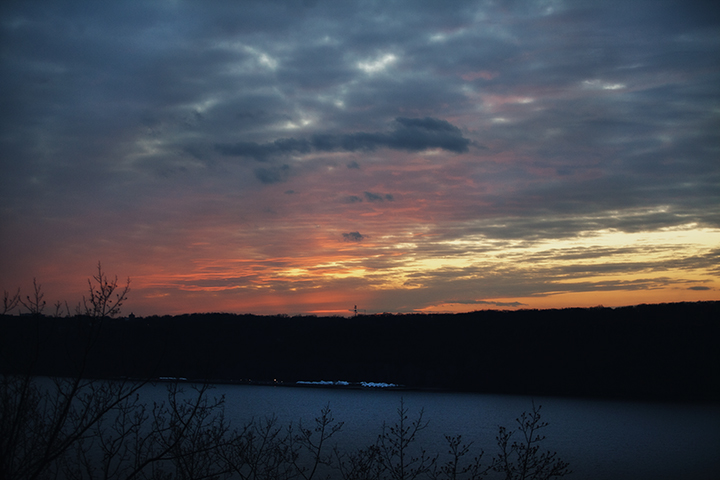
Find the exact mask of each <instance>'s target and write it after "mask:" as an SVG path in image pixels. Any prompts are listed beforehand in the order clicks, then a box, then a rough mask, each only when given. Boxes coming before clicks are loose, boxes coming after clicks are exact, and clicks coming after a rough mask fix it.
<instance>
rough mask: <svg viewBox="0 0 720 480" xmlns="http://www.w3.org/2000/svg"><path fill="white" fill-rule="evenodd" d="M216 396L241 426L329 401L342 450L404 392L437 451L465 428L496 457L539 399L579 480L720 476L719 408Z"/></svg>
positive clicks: (357, 395) (555, 446)
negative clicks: (502, 429)
mask: <svg viewBox="0 0 720 480" xmlns="http://www.w3.org/2000/svg"><path fill="white" fill-rule="evenodd" d="M154 388H157V389H158V393H159V392H160V390H161V386H158V387H154ZM211 393H212V394H213V395H220V394H224V395H225V396H226V402H227V403H226V415H227V417H228V418H229V419H231V420H232V421H233V423H234V424H237V425H241V424H242V423H243V422H246V421H247V420H249V419H251V418H256V419H257V418H263V417H267V416H269V415H276V416H277V418H278V420H279V421H280V422H281V423H282V424H288V423H289V422H297V421H298V420H299V419H302V421H303V424H304V425H309V423H310V422H312V421H313V419H314V418H315V417H316V416H318V414H319V412H320V410H321V409H322V407H324V406H325V405H328V404H329V405H330V408H331V410H332V413H333V416H334V417H335V419H336V420H338V421H342V422H344V427H343V430H342V431H341V432H340V433H339V434H338V435H337V436H336V437H333V440H335V441H336V442H337V443H338V444H339V445H340V446H341V447H343V448H359V447H363V446H367V445H368V444H370V443H372V442H373V441H374V440H375V438H377V435H378V434H379V433H380V430H381V428H382V424H383V422H387V423H389V424H391V423H394V422H395V421H396V420H397V409H398V407H399V405H400V399H401V398H403V399H404V402H405V406H406V407H408V408H409V415H410V418H411V419H415V418H417V415H418V414H419V412H420V410H421V409H422V410H423V411H424V419H425V420H427V421H429V424H428V428H427V429H425V430H424V431H423V432H422V434H421V437H420V439H419V444H421V445H422V447H423V448H425V449H426V450H427V451H428V452H431V453H444V452H445V451H446V447H445V443H444V442H445V440H444V437H443V435H445V434H448V435H457V434H461V435H462V436H463V440H467V441H473V442H474V445H473V447H474V448H475V449H476V452H477V453H479V450H480V449H481V448H482V449H484V450H485V451H486V456H487V457H489V456H490V455H493V454H494V453H495V448H496V447H495V443H494V441H495V435H496V434H497V427H498V425H505V426H508V427H510V426H514V425H515V423H514V422H515V418H516V417H517V416H518V415H519V414H520V413H522V412H523V411H530V410H531V409H532V405H533V402H535V405H542V410H541V413H542V416H543V420H544V421H547V422H548V423H549V426H548V427H546V428H545V429H544V433H545V435H546V437H547V440H546V441H545V443H544V448H547V449H550V450H553V451H557V452H558V455H559V456H560V457H562V458H563V459H564V460H566V461H568V462H570V464H571V468H572V470H573V472H574V473H573V475H572V476H571V477H570V478H574V479H583V478H588V479H628V480H629V479H645V478H653V479H677V478H693V479H716V478H720V454H719V453H718V452H720V405H687V404H686V405H674V404H661V403H642V402H620V401H601V400H582V399H566V398H555V397H535V398H531V397H523V396H507V395H481V394H462V393H460V394H459V393H436V392H412V391H386V390H375V389H363V390H353V389H328V388H300V387H297V388H289V387H259V386H230V385H220V386H218V387H217V388H216V389H215V390H213V391H212V392H211Z"/></svg>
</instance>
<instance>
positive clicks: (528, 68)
mask: <svg viewBox="0 0 720 480" xmlns="http://www.w3.org/2000/svg"><path fill="white" fill-rule="evenodd" d="M671 3H672V2H671ZM681 3H682V2H680V3H673V4H672V5H664V6H663V8H662V9H660V10H656V9H648V8H646V6H643V5H635V4H633V5H631V6H628V7H627V8H625V7H623V21H622V22H617V21H615V20H616V19H617V10H616V9H615V8H614V6H613V5H610V4H608V5H602V6H597V7H594V8H596V9H597V12H598V15H587V14H586V12H585V10H584V8H585V6H583V5H576V4H574V3H573V2H564V3H563V2H559V3H558V2H556V3H554V4H553V8H552V9H547V8H546V5H545V4H542V2H541V3H532V2H530V3H528V4H526V5H525V4H523V6H522V7H521V6H519V5H505V4H502V5H501V4H494V3H492V2H490V3H488V2H467V3H464V4H462V5H458V6H457V8H452V9H448V8H446V7H443V6H442V5H441V4H440V3H437V4H433V3H432V2H430V3H422V4H420V3H417V2H402V1H401V2H399V3H388V4H382V5H378V6H376V7H377V8H373V9H367V8H364V6H363V5H362V3H361V2H354V1H348V2H342V4H338V5H330V4H324V3H322V2H320V3H316V2H310V3H293V2H289V3H281V4H278V5H276V6H275V7H277V8H275V7H273V9H272V13H270V12H271V10H268V8H269V7H268V6H266V5H258V6H257V8H256V9H255V8H254V9H250V10H247V9H244V8H241V7H240V6H238V5H231V4H217V5H212V6H206V7H204V8H203V9H196V8H195V7H193V6H192V4H191V3H186V2H173V3H172V4H167V3H153V4H148V5H144V6H143V14H142V15H140V16H137V15H136V14H135V10H133V11H131V9H130V7H129V6H127V5H123V4H112V6H103V7H99V8H97V9H93V10H91V11H87V12H82V13H81V12H80V11H76V10H73V9H69V10H58V11H54V13H53V22H54V26H53V28H47V18H46V17H44V16H43V15H41V12H43V11H44V9H43V8H31V7H29V6H27V5H25V4H24V3H22V2H16V3H13V4H8V5H7V6H5V5H4V6H3V10H2V14H3V18H4V19H6V21H5V22H3V23H2V25H0V29H2V34H3V35H4V37H3V38H5V39H7V42H5V43H6V45H7V48H6V50H5V51H4V54H3V57H2V60H0V69H1V70H2V72H3V74H4V75H3V76H2V78H4V79H6V80H7V81H6V83H5V84H4V89H3V91H4V92H6V97H7V98H6V100H7V101H6V103H7V105H6V108H4V109H3V111H2V112H0V117H2V120H3V125H4V128H3V138H2V142H0V163H1V167H2V172H3V175H1V176H0V205H2V207H0V222H1V223H0V250H1V251H3V252H6V255H3V256H0V288H3V289H6V290H13V289H14V288H16V286H20V287H22V288H23V289H24V290H27V289H28V288H29V286H30V285H32V279H33V278H38V279H39V280H40V281H41V282H43V284H44V286H45V287H46V288H48V296H53V298H57V299H59V300H65V299H66V298H67V299H69V300H72V299H73V298H78V296H81V295H82V293H83V286H84V285H85V279H86V277H87V275H88V272H92V270H93V268H94V265H95V264H96V262H97V261H98V260H100V261H102V263H103V264H104V265H105V266H106V268H107V269H108V271H109V272H110V273H114V272H116V271H117V273H118V274H119V275H120V276H121V277H125V276H129V277H131V279H132V281H133V295H134V299H135V301H137V303H136V306H135V307H133V309H134V310H137V312H136V313H149V312H152V313H164V312H173V313H180V312H181V311H182V310H197V311H215V310H228V311H251V312H262V313H268V314H269V313H281V312H284V311H288V312H309V311H343V310H344V309H347V303H354V302H356V301H357V302H361V301H362V302H363V303H364V304H365V305H364V308H365V309H366V310H368V311H398V312H411V311H426V310H428V309H431V310H432V309H435V310H437V309H441V308H449V309H451V310H453V311H455V310H458V309H465V308H466V309H468V310H472V309H474V308H484V307H493V306H497V307H502V308H534V307H536V306H543V307H552V306H560V305H562V306H571V305H573V304H577V305H592V304H597V303H604V304H611V305H618V304H622V303H627V302H644V301H649V300H653V301H656V300H657V301H660V300H662V301H673V300H677V301H681V300H688V299H695V300H712V299H718V298H720V297H719V295H720V285H718V280H717V279H718V275H719V274H720V272H719V271H718V268H717V266H716V265H717V263H718V251H719V250H720V236H719V235H718V232H719V231H720V223H719V222H718V218H720V201H719V200H718V196H717V192H718V191H720V180H719V179H720V176H719V172H720V170H719V169H720V164H719V163H718V161H717V160H718V156H717V152H718V151H720V150H719V148H720V134H719V133H718V128H717V123H718V119H719V118H720V117H719V116H718V115H719V114H718V112H720V105H719V104H718V101H717V87H716V85H718V84H720V70H718V69H717V68H715V67H713V66H712V65H713V64H712V62H710V63H708V61H707V59H708V58H710V57H711V56H712V54H713V53H716V51H717V50H718V48H717V46H718V45H720V33H718V31H717V29H713V28H711V27H710V24H709V23H708V22H707V21H706V20H707V19H708V18H711V17H708V16H707V15H702V14H700V13H701V11H702V9H703V8H704V7H700V6H697V5H694V4H692V5H691V4H690V3H688V4H681ZM50 4H51V2H47V1H46V0H40V4H39V5H43V6H44V5H48V8H50V7H49V6H50ZM118 18H121V19H124V20H123V21H122V22H115V21H112V19H118ZM140 18H142V19H143V21H139V19H140ZM220 19H221V20H220ZM678 19H682V21H676V20H678ZM703 19H704V20H703ZM80 24H82V25H85V26H91V25H92V26H94V28H83V29H81V30H82V31H81V32H80V33H77V28H76V27H77V25H80ZM218 24H221V25H223V26H224V27H223V28H208V25H218ZM627 25H632V26H633V28H632V29H629V28H627ZM320 26H321V27H320ZM58 32H60V33H58ZM73 32H74V33H73ZM270 32H271V33H270ZM77 35H80V37H78V36H77ZM128 39H132V40H131V41H129V40H128ZM570 39H572V41H570ZM50 44H52V45H53V55H52V62H50V63H48V56H47V55H48V53H47V49H46V48H44V47H43V46H44V45H45V46H46V45H50ZM673 52H682V55H675V54H674V53H673ZM356 299H357V300H356ZM573 302H574V303H573Z"/></svg>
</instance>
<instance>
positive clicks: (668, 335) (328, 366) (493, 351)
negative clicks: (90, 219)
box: [0, 302, 720, 401]
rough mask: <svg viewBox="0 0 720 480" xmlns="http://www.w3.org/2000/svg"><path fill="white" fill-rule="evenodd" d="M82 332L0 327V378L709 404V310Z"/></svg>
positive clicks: (197, 317)
mask: <svg viewBox="0 0 720 480" xmlns="http://www.w3.org/2000/svg"><path fill="white" fill-rule="evenodd" d="M89 321H90V320H89V319H87V318H84V317H72V318H50V317H32V316H22V317H17V316H5V317H1V318H0V351H1V352H2V354H1V355H0V362H1V364H0V368H1V369H2V370H3V371H6V372H19V371H22V372H27V371H28V370H31V371H32V373H33V374H40V375H63V374H71V373H74V372H77V370H78V368H84V372H85V373H84V374H85V375H87V376H95V377H138V378H147V377H154V378H157V377H185V378H188V379H197V380H210V381H213V382H219V381H250V380H251V381H257V382H266V381H269V382H274V381H275V380H277V381H278V382H283V383H294V382H296V381H299V380H305V381H317V380H345V381H349V382H360V381H372V382H388V383H396V384H401V385H403V386H405V387H408V388H430V389H451V390H465V391H476V392H494V393H522V394H549V395H577V396H594V397H616V398H644V399H661V400H712V401H718V400H720V349H719V348H718V347H717V345H718V343H719V340H720V302H700V303H676V304H662V305H640V306H635V307H626V308H616V309H610V308H591V309H562V310H522V311H493V310H490V311H480V312H473V313H466V314H455V315H449V314H448V315H443V314H437V315H390V314H383V315H372V316H362V315H360V316H357V317H352V318H342V317H311V316H298V317H286V316H272V317H271V316H255V315H233V314H217V313H213V314H193V315H181V316H172V317H171V316H165V317H147V318H132V319H115V320H110V319H107V320H104V321H103V324H102V327H101V328H100V329H99V331H98V330H97V329H91V328H89ZM96 332H98V333H96ZM87 345H90V346H91V349H92V350H91V355H90V356H89V358H90V361H89V362H88V363H87V365H85V366H84V367H83V366H82V365H78V362H80V359H81V358H84V355H83V352H84V348H85V346H87Z"/></svg>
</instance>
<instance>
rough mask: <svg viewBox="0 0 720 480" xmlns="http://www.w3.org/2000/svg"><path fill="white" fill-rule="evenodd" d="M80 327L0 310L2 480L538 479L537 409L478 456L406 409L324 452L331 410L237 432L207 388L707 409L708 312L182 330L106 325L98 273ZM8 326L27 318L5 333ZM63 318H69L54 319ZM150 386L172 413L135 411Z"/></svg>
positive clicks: (154, 321) (209, 325)
mask: <svg viewBox="0 0 720 480" xmlns="http://www.w3.org/2000/svg"><path fill="white" fill-rule="evenodd" d="M88 286H89V290H88V296H87V297H86V298H83V300H82V301H81V302H80V303H78V305H77V307H76V308H75V312H74V314H71V311H70V308H69V306H68V305H67V304H61V303H57V304H56V305H55V309H54V310H55V314H54V315H52V316H46V315H44V313H45V309H46V303H45V301H44V299H43V297H44V295H43V293H42V290H41V287H40V286H39V285H38V284H35V288H34V292H32V294H31V295H26V296H24V297H21V296H20V295H19V293H18V294H15V295H11V294H8V293H7V292H6V293H5V296H4V301H3V310H2V312H1V313H2V314H3V315H2V316H0V480H6V479H20V478H22V479H34V478H77V479H86V478H87V479H94V478H103V479H115V478H118V479H119V478H141V479H145V478H148V479H149V478H152V479H166V478H168V479H169V478H188V479H191V478H192V479H201V478H218V479H219V478H241V479H291V478H302V479H310V478H342V479H386V478H387V479H410V478H431V479H458V478H463V479H476V478H481V477H485V476H490V478H493V477H494V478H505V479H506V480H511V479H512V480H514V479H550V478H555V477H561V476H565V475H567V474H569V473H570V471H569V469H568V464H567V463H565V462H564V461H562V460H561V459H560V458H559V457H558V456H557V454H555V453H553V452H548V451H543V450H542V449H541V444H542V442H543V440H544V437H543V436H542V434H541V430H542V429H543V428H544V427H545V426H546V424H545V423H544V422H542V420H541V417H540V407H539V406H538V407H535V405H533V408H532V410H531V411H530V412H525V413H523V414H522V415H520V416H519V417H518V419H517V424H516V425H513V426H511V427H510V428H506V427H503V426H500V427H499V428H498V432H497V435H496V438H495V440H496V444H497V451H496V452H495V454H494V455H492V454H491V455H489V456H485V457H484V454H483V452H481V451H474V450H473V449H472V445H470V444H465V443H463V441H462V438H461V436H459V435H456V436H453V435H447V436H446V437H445V439H446V442H447V451H446V452H427V451H425V450H424V449H423V448H422V441H421V440H422V438H421V437H422V435H421V432H422V431H423V430H424V429H425V427H426V425H427V423H425V422H424V421H423V417H422V411H420V412H418V413H417V415H416V416H411V415H410V414H409V412H408V410H407V408H406V407H405V406H404V404H403V403H402V402H401V403H400V406H399V408H398V410H397V417H396V419H395V421H394V423H390V424H387V423H385V424H383V425H382V426H380V427H379V433H378V437H377V440H376V441H375V442H374V443H372V444H370V445H367V446H366V447H363V448H360V449H357V450H352V449H351V450H347V449H345V450H343V449H340V448H338V447H337V446H333V442H332V441H331V438H332V439H333V440H334V439H335V435H336V434H337V433H338V432H340V431H341V429H342V422H339V421H336V420H335V419H334V418H333V417H332V412H331V411H330V408H329V406H328V407H326V408H324V409H322V410H321V412H320V415H319V416H318V417H317V418H316V419H315V422H314V424H313V425H310V426H307V425H303V424H302V423H301V422H298V423H297V424H290V425H279V424H278V422H277V421H276V420H275V419H274V417H272V416H270V417H268V418H266V419H251V420H248V421H247V423H244V424H243V425H239V426H238V425H231V424H230V423H229V422H228V421H226V419H225V416H224V399H223V398H222V397H221V398H216V397H212V396H211V395H209V393H208V391H209V387H208V382H210V381H218V380H220V381H250V379H254V381H257V382H263V381H264V382H273V383H274V382H276V381H278V379H280V380H281V381H283V382H286V383H293V382H296V381H298V380H304V381H312V380H321V379H333V380H340V379H342V380H346V381H350V382H360V381H368V380H372V381H376V382H388V383H396V384H402V385H405V386H406V387H409V388H443V389H456V390H473V391H484V392H507V393H526V394H527V393H530V394H554V395H562V394H568V395H593V396H616V397H623V396H624V397H648V398H654V399H673V400H714V401H717V400H718V399H719V398H720V395H718V383H717V382H718V378H720V376H719V375H718V373H720V372H718V368H720V362H718V359H719V357H718V355H719V354H718V352H717V349H716V348H715V346H716V345H717V340H718V321H717V319H718V318H720V315H718V309H719V304H718V303H717V302H711V303H696V304H672V305H655V306H640V307H632V308H626V309H615V310H611V309H602V308H598V309H590V310H587V309H585V310H579V309H578V310H558V311H522V312H497V311H488V312H476V313H472V314H466V315H375V316H358V317H354V318H351V319H344V318H315V317H292V318H291V317H282V316H279V317H258V316H252V315H228V314H206V315H184V316H179V317H152V318H117V317H118V316H119V314H120V307H121V305H122V303H123V302H124V301H125V299H126V297H127V294H128V292H129V282H128V284H127V285H126V286H125V287H124V288H123V287H122V286H120V285H118V282H117V279H115V280H108V279H107V277H106V276H105V275H104V273H103V271H102V269H101V267H100V266H99V265H98V273H97V275H96V276H94V277H93V279H92V280H89V282H88ZM16 308H21V309H24V310H25V313H26V315H23V316H13V315H8V313H13V310H15V309H16ZM63 312H64V313H65V314H64V315H63V314H62V313H63ZM161 377H185V378H189V379H192V380H195V381H196V383H192V384H191V383H187V384H185V385H184V388H185V389H183V387H182V386H179V385H178V384H177V383H170V384H169V385H168V392H167V400H166V401H165V402H162V403H153V404H152V405H149V404H147V403H144V402H143V400H142V397H141V395H140V393H141V389H142V388H143V387H144V386H145V385H147V384H148V383H151V382H153V381H154V380H155V379H157V378H161Z"/></svg>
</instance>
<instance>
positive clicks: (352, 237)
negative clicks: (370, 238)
mask: <svg viewBox="0 0 720 480" xmlns="http://www.w3.org/2000/svg"><path fill="white" fill-rule="evenodd" d="M342 236H343V240H344V241H346V242H361V241H363V240H364V239H365V235H363V234H361V233H360V232H350V233H343V234H342Z"/></svg>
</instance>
